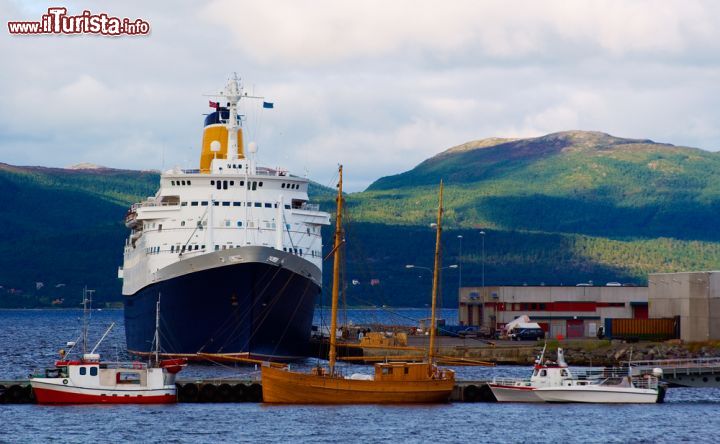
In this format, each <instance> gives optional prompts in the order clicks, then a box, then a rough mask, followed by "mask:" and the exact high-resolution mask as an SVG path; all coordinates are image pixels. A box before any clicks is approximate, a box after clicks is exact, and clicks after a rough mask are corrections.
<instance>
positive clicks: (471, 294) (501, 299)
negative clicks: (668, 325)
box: [458, 285, 720, 338]
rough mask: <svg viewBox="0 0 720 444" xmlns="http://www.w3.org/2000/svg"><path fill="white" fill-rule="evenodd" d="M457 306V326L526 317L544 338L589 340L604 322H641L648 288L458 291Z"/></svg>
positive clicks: (496, 325)
mask: <svg viewBox="0 0 720 444" xmlns="http://www.w3.org/2000/svg"><path fill="white" fill-rule="evenodd" d="M719 288H720V287H719ZM719 302H720V300H719ZM458 308H459V309H458V318H459V322H460V324H461V325H468V326H471V325H473V326H479V327H488V328H490V329H493V328H495V329H502V328H503V327H504V326H505V324H507V323H508V322H510V321H512V320H513V319H515V318H517V317H519V316H521V315H527V316H529V317H530V319H531V320H532V322H537V323H538V324H540V326H541V327H542V328H543V329H544V330H545V331H546V332H548V333H549V334H548V337H552V338H558V337H566V338H580V337H594V336H596V335H597V331H598V328H599V327H600V326H602V325H604V323H605V318H615V319H619V318H628V319H631V318H635V319H647V318H648V315H649V312H648V287H636V286H620V285H617V286H603V287H600V286H577V287H564V286H563V287H554V286H517V287H514V286H494V287H462V288H461V289H460V296H459V304H458Z"/></svg>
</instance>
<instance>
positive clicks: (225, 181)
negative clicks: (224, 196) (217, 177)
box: [223, 180, 227, 190]
mask: <svg viewBox="0 0 720 444" xmlns="http://www.w3.org/2000/svg"><path fill="white" fill-rule="evenodd" d="M223 190H227V180H223Z"/></svg>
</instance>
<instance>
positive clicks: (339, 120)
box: [0, 0, 720, 191]
mask: <svg viewBox="0 0 720 444" xmlns="http://www.w3.org/2000/svg"><path fill="white" fill-rule="evenodd" d="M53 6H64V7H66V8H68V12H69V14H80V13H82V11H83V10H89V11H91V12H92V13H103V12H104V13H107V14H109V15H111V16H117V17H128V18H130V19H135V18H141V19H143V20H146V21H147V22H149V23H150V26H151V32H150V34H149V35H147V36H123V37H104V36H96V35H72V36H68V35H47V36H18V35H10V33H9V32H8V29H7V25H6V24H4V29H3V31H2V32H0V55H1V56H2V57H1V58H0V60H2V62H0V162H5V163H10V164H14V165H41V166H54V167H67V166H70V165H74V164H78V163H81V162H89V163H94V164H98V165H103V166H107V167H114V168H128V169H169V168H172V167H174V166H180V167H183V168H193V167H197V164H198V161H199V155H200V142H201V136H202V120H203V114H204V113H207V112H209V111H210V108H209V107H208V97H206V96H204V95H203V94H207V93H212V92H216V91H219V90H221V89H222V88H223V86H224V85H225V83H226V81H227V79H228V77H229V76H230V75H231V74H232V73H233V72H237V73H238V75H239V76H240V77H241V78H242V81H243V84H244V87H245V89H246V90H247V91H248V92H250V93H252V94H255V95H259V96H263V97H266V99H265V100H267V101H270V102H273V103H274V106H275V108H274V109H272V110H269V109H265V110H263V109H262V108H261V107H260V106H259V104H258V103H253V104H248V105H247V107H246V109H245V111H246V113H247V116H248V120H247V122H246V141H251V140H252V141H255V142H256V143H257V144H258V147H259V152H258V163H259V164H260V165H266V166H271V167H275V166H282V167H286V168H288V169H289V170H290V171H291V172H293V173H294V174H297V175H308V176H309V177H310V178H311V179H313V180H316V181H317V182H319V183H321V184H324V185H330V184H331V182H332V180H333V178H334V177H335V176H336V168H337V165H338V164H340V163H342V164H344V166H345V179H346V181H345V188H346V189H347V190H349V191H360V190H362V189H364V188H365V187H367V186H368V185H369V184H370V183H372V182H373V181H374V180H376V179H378V178H380V177H382V176H386V175H391V174H397V173H400V172H403V171H407V170H409V169H411V168H413V167H414V166H415V165H417V164H418V163H420V162H422V161H423V160H425V159H427V158H429V157H431V156H433V155H435V154H437V153H439V152H442V151H444V150H446V149H448V148H450V147H452V146H455V145H459V144H462V143H465V142H468V141H471V140H478V139H483V138H488V137H534V136H540V135H544V134H548V133H552V132H557V131H565V130H594V131H603V132H606V133H610V134H612V135H615V136H619V137H632V138H643V139H644V138H649V139H652V140H655V141H658V142H666V143H672V144H675V145H685V146H692V147H698V148H702V149H706V150H710V151H717V150H720V125H718V122H720V26H718V24H720V2H716V1H693V0H683V1H662V0H653V1H640V0H637V1H634V0H624V1H613V0H603V1H592V0H576V1H542V0H530V1H521V0H515V1H512V0H503V1H491V0H483V1H477V0H467V1H466V0H448V1H445V2H438V1H437V0H432V1H426V0H392V1H388V0H382V1H380V0H363V1H356V0H353V1H349V0H348V1H345V0H315V1H310V0H282V1H275V0H264V1H257V0H256V1H245V0H209V1H207V0H206V1H189V0H188V1H167V2H165V1H152V2H148V1H136V0H131V1H123V2H109V1H70V0H68V1H65V2H58V1H53V2H44V1H19V0H18V1H8V0H0V17H2V18H3V22H7V21H8V20H13V21H14V20H35V19H39V18H40V16H41V15H42V14H43V13H44V12H46V10H47V8H48V7H53Z"/></svg>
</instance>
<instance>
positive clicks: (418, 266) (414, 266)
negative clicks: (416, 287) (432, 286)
mask: <svg viewBox="0 0 720 444" xmlns="http://www.w3.org/2000/svg"><path fill="white" fill-rule="evenodd" d="M405 268H407V269H408V270H409V269H413V268H419V269H421V270H427V271H429V272H431V273H432V272H433V271H434V270H433V269H432V268H429V267H421V266H420V265H413V264H407V265H405ZM448 268H458V266H457V265H456V264H453V265H448V266H447V267H442V268H440V270H447V269H448ZM438 286H439V287H440V288H442V280H441V281H440V285H438ZM440 297H441V298H442V292H440Z"/></svg>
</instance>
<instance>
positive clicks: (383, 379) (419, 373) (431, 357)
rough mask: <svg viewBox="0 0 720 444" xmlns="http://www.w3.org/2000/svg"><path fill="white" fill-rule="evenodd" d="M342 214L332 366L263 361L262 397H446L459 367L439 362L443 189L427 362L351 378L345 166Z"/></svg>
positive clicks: (301, 400)
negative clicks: (343, 303)
mask: <svg viewBox="0 0 720 444" xmlns="http://www.w3.org/2000/svg"><path fill="white" fill-rule="evenodd" d="M339 176H340V180H339V183H338V196H337V218H336V223H335V241H334V245H333V252H334V258H333V287H332V311H331V321H330V351H329V368H327V369H326V368H324V367H320V366H318V367H316V368H314V369H313V371H312V372H310V373H300V372H293V371H290V370H288V369H287V368H286V369H278V368H273V367H271V366H269V365H264V366H263V367H262V369H261V374H262V391H263V402H266V403H278V404H372V403H385V404H395V403H397V404H403V403H438V402H447V401H448V400H449V398H450V394H451V392H452V390H453V387H454V385H455V372H454V371H452V370H449V369H440V368H438V367H437V366H436V365H435V328H436V326H435V322H436V321H435V306H436V300H437V291H438V281H439V268H440V234H441V231H442V225H441V223H442V212H443V207H442V192H443V185H442V182H440V204H439V205H438V213H437V232H436V244H435V269H434V273H433V289H432V315H431V322H432V324H431V328H430V345H429V350H428V359H427V360H426V361H424V362H392V363H378V364H375V374H374V375H352V376H349V377H346V376H344V375H343V374H342V372H340V371H339V370H338V369H336V368H335V361H336V337H335V336H336V335H335V332H336V331H337V311H338V293H339V279H338V278H339V269H340V258H339V255H338V250H339V249H340V246H341V244H342V242H343V239H342V208H343V196H342V166H340V169H339Z"/></svg>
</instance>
